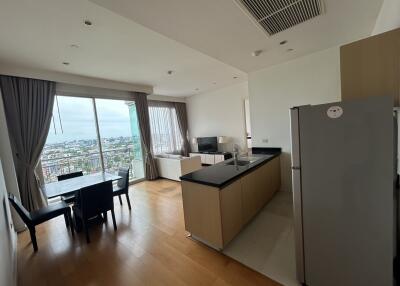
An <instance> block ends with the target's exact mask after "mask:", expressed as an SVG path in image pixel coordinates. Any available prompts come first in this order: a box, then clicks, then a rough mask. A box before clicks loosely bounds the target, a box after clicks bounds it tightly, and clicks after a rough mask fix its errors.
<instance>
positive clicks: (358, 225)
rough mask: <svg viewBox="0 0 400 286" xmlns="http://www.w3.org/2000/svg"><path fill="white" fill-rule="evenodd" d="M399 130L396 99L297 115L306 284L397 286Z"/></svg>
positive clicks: (300, 243)
mask: <svg viewBox="0 0 400 286" xmlns="http://www.w3.org/2000/svg"><path fill="white" fill-rule="evenodd" d="M394 128H395V122H394V120H393V100H392V98H390V97H380V96H378V97H371V98H366V99H362V100H354V101H347V102H346V101H343V102H336V103H331V104H322V105H315V106H311V105H307V106H300V107H295V108H292V109H291V131H292V133H291V135H292V183H293V203H294V222H295V241H296V263H297V276H298V280H299V282H301V283H303V284H305V285H308V286H331V285H332V286H338V285H340V286H357V285H360V286H365V285H374V286H375V285H376V286H378V285H379V286H392V285H394V278H393V259H394V256H395V252H396V229H395V224H396V215H395V205H394V204H395V200H394V195H395V191H394V181H395V177H396V176H395V173H396V158H397V156H396V154H395V151H396V150H397V147H395V145H396V137H397V136H396V133H395V132H394Z"/></svg>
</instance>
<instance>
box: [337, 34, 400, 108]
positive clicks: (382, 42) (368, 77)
mask: <svg viewBox="0 0 400 286" xmlns="http://www.w3.org/2000/svg"><path fill="white" fill-rule="evenodd" d="M340 71H341V87H342V99H354V98H361V97H367V96H392V97H393V101H394V104H395V105H396V106H398V105H399V95H400V29H396V30H393V31H389V32H386V33H383V34H380V35H377V36H373V37H370V38H367V39H363V40H360V41H357V42H354V43H351V44H348V45H344V46H342V47H341V48H340Z"/></svg>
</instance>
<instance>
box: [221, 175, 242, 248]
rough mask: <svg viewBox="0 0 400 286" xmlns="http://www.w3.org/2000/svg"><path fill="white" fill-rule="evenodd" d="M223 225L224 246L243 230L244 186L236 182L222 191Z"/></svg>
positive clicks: (238, 181)
mask: <svg viewBox="0 0 400 286" xmlns="http://www.w3.org/2000/svg"><path fill="white" fill-rule="evenodd" d="M220 200H221V203H220V204H221V224H222V237H223V244H224V246H225V245H227V244H228V243H229V242H230V241H231V240H232V239H233V238H234V237H235V236H236V235H237V234H238V233H239V232H240V230H241V229H242V226H243V215H242V184H241V181H240V180H237V181H235V182H234V183H232V184H230V185H229V186H227V187H225V188H223V189H222V190H221V191H220Z"/></svg>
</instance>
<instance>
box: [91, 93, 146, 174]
mask: <svg viewBox="0 0 400 286" xmlns="http://www.w3.org/2000/svg"><path fill="white" fill-rule="evenodd" d="M134 104H135V103H134V102H131V101H123V100H112V99H96V109H97V118H98V123H99V133H100V142H101V147H102V154H103V162H104V168H105V171H107V172H111V173H116V172H118V168H120V167H130V179H131V180H137V179H142V178H143V177H144V170H143V157H142V148H141V142H140V134H139V128H138V124H137V120H135V119H136V110H135V113H134V116H133V118H132V115H131V114H130V109H132V107H131V106H134Z"/></svg>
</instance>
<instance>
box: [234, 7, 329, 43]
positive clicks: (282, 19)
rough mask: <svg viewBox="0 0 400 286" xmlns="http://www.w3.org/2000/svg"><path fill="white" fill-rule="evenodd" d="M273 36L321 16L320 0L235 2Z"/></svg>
mask: <svg viewBox="0 0 400 286" xmlns="http://www.w3.org/2000/svg"><path fill="white" fill-rule="evenodd" d="M236 1H237V2H239V3H241V4H242V5H243V6H244V8H245V9H246V10H247V11H248V12H250V14H251V15H252V16H253V17H254V18H255V20H256V21H257V23H258V24H259V25H260V26H261V27H262V28H263V29H264V30H265V31H266V32H267V33H268V35H270V36H271V35H274V34H276V33H279V32H282V31H284V30H286V29H289V28H291V27H293V26H296V25H298V24H300V23H303V22H305V21H307V20H309V19H312V18H314V17H317V16H319V15H321V14H322V10H323V9H322V0H236Z"/></svg>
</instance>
